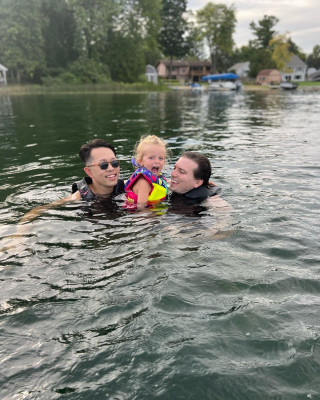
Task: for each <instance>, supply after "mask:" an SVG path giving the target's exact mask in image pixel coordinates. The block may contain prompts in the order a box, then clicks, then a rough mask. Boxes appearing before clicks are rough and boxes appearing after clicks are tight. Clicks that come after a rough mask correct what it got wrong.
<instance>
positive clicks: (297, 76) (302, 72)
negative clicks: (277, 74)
mask: <svg viewBox="0 0 320 400" xmlns="http://www.w3.org/2000/svg"><path fill="white" fill-rule="evenodd" d="M286 67H287V68H288V69H289V70H290V71H289V72H282V73H281V76H282V80H283V81H297V82H301V81H304V80H305V79H306V73H307V64H305V63H304V62H303V61H302V60H301V58H299V57H298V56H297V55H295V54H292V56H291V59H290V60H289V61H288V62H287V64H286Z"/></svg>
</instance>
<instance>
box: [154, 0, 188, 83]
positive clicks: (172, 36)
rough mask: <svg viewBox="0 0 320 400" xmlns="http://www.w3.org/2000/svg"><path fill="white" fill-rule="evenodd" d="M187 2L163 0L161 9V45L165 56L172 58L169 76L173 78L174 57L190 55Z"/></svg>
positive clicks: (184, 0)
mask: <svg viewBox="0 0 320 400" xmlns="http://www.w3.org/2000/svg"><path fill="white" fill-rule="evenodd" d="M186 9H187V0H163V2H162V9H161V13H160V15H161V21H162V28H161V29H160V32H159V44H160V47H161V49H162V52H163V54H164V55H165V56H166V57H169V58H170V67H169V70H170V72H169V75H170V78H171V73H172V61H173V57H178V58H180V57H183V56H185V55H186V54H187V53H188V40H187V38H186V32H187V27H188V25H187V21H186V20H185V18H184V13H185V12H186Z"/></svg>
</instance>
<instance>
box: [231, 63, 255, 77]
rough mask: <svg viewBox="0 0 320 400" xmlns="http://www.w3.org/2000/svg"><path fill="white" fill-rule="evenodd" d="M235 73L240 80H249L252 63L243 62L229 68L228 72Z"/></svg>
mask: <svg viewBox="0 0 320 400" xmlns="http://www.w3.org/2000/svg"><path fill="white" fill-rule="evenodd" d="M231 71H234V72H235V73H236V74H237V75H239V76H240V78H247V77H248V74H249V71H250V61H246V62H241V63H237V64H234V65H232V67H230V68H228V72H231Z"/></svg>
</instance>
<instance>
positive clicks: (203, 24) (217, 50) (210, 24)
mask: <svg viewBox="0 0 320 400" xmlns="http://www.w3.org/2000/svg"><path fill="white" fill-rule="evenodd" d="M197 22H198V26H199V29H200V37H201V38H202V39H204V40H205V41H206V43H207V45H208V47H209V51H210V58H211V71H212V72H216V71H217V70H219V67H220V66H222V64H223V60H224V58H225V57H226V56H228V55H231V54H232V49H233V45H234V41H233V38H232V35H233V33H234V30H235V26H236V17H235V9H234V6H233V5H231V6H230V7H227V6H226V5H224V4H213V3H211V2H210V3H208V4H207V5H206V6H205V7H204V8H203V9H201V10H198V11H197Z"/></svg>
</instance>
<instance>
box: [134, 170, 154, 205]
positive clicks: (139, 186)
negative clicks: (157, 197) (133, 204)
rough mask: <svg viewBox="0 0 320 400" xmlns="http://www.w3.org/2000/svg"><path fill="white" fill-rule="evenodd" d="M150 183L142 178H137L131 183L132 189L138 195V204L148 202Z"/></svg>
mask: <svg viewBox="0 0 320 400" xmlns="http://www.w3.org/2000/svg"><path fill="white" fill-rule="evenodd" d="M150 190H151V185H150V183H148V182H147V181H146V180H145V179H144V178H142V177H141V178H139V179H138V181H137V182H136V183H135V184H134V185H133V187H132V191H133V193H135V194H136V195H137V196H138V204H146V203H147V202H148V197H149V193H150Z"/></svg>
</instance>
